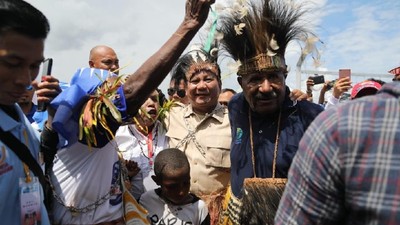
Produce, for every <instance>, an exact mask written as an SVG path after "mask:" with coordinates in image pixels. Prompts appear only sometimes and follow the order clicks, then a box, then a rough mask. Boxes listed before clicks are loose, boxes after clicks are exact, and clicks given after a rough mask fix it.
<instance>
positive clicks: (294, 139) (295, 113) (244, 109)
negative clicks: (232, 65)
mask: <svg viewBox="0 0 400 225" xmlns="http://www.w3.org/2000/svg"><path fill="white" fill-rule="evenodd" d="M286 93H287V95H286V98H285V101H284V103H283V107H282V114H281V122H280V133H279V139H278V140H277V129H278V115H265V116H257V115H255V114H254V113H251V120H252V130H253V132H252V133H253V141H254V149H253V151H254V158H255V170H256V174H255V175H256V177H258V178H271V177H272V167H273V157H274V150H275V142H276V141H278V149H277V159H276V171H275V172H276V176H275V177H276V178H286V177H287V173H288V170H289V167H290V164H291V162H292V159H293V157H294V155H295V153H296V151H297V147H298V144H299V142H300V138H301V137H302V136H303V133H304V132H305V130H306V129H307V127H308V125H309V124H310V123H311V121H312V120H313V119H314V118H315V117H316V116H317V115H318V113H320V112H321V111H322V110H323V108H322V107H321V106H319V105H317V104H314V103H311V102H309V101H299V102H292V101H291V100H290V99H289V96H288V93H290V90H289V89H288V88H287V90H286ZM228 107H229V119H230V123H231V132H232V144H231V162H232V165H231V188H232V192H233V194H234V195H235V196H236V197H238V198H240V197H241V194H242V193H241V192H242V187H243V181H244V179H245V178H252V177H254V172H253V160H252V149H251V145H250V123H249V105H248V103H247V101H246V99H245V97H244V95H243V93H239V94H237V95H235V96H234V97H233V98H232V99H231V101H230V102H229V106H228Z"/></svg>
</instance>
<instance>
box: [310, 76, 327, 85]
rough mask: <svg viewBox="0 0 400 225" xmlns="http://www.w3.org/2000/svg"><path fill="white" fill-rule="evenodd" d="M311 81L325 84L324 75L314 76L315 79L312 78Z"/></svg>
mask: <svg viewBox="0 0 400 225" xmlns="http://www.w3.org/2000/svg"><path fill="white" fill-rule="evenodd" d="M310 79H311V80H313V81H314V84H323V83H325V77H324V75H319V76H318V75H317V76H313V77H310Z"/></svg>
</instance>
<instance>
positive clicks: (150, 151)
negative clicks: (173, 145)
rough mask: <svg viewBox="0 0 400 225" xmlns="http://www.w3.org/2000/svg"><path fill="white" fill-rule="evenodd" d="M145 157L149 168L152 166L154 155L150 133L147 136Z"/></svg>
mask: <svg viewBox="0 0 400 225" xmlns="http://www.w3.org/2000/svg"><path fill="white" fill-rule="evenodd" d="M146 143H147V155H148V157H149V164H150V166H152V165H153V155H154V151H153V132H152V131H150V132H149V134H148V135H147V141H146Z"/></svg>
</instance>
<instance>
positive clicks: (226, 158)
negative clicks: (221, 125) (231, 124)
mask: <svg viewBox="0 0 400 225" xmlns="http://www.w3.org/2000/svg"><path fill="white" fill-rule="evenodd" d="M230 143H231V139H230V138H226V137H218V136H216V137H215V138H213V140H212V141H210V142H209V143H208V146H207V150H206V165H207V166H212V167H222V168H230V167H231V159H230Z"/></svg>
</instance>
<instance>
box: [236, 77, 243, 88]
mask: <svg viewBox="0 0 400 225" xmlns="http://www.w3.org/2000/svg"><path fill="white" fill-rule="evenodd" d="M237 82H238V83H239V84H240V86H242V77H237Z"/></svg>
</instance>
